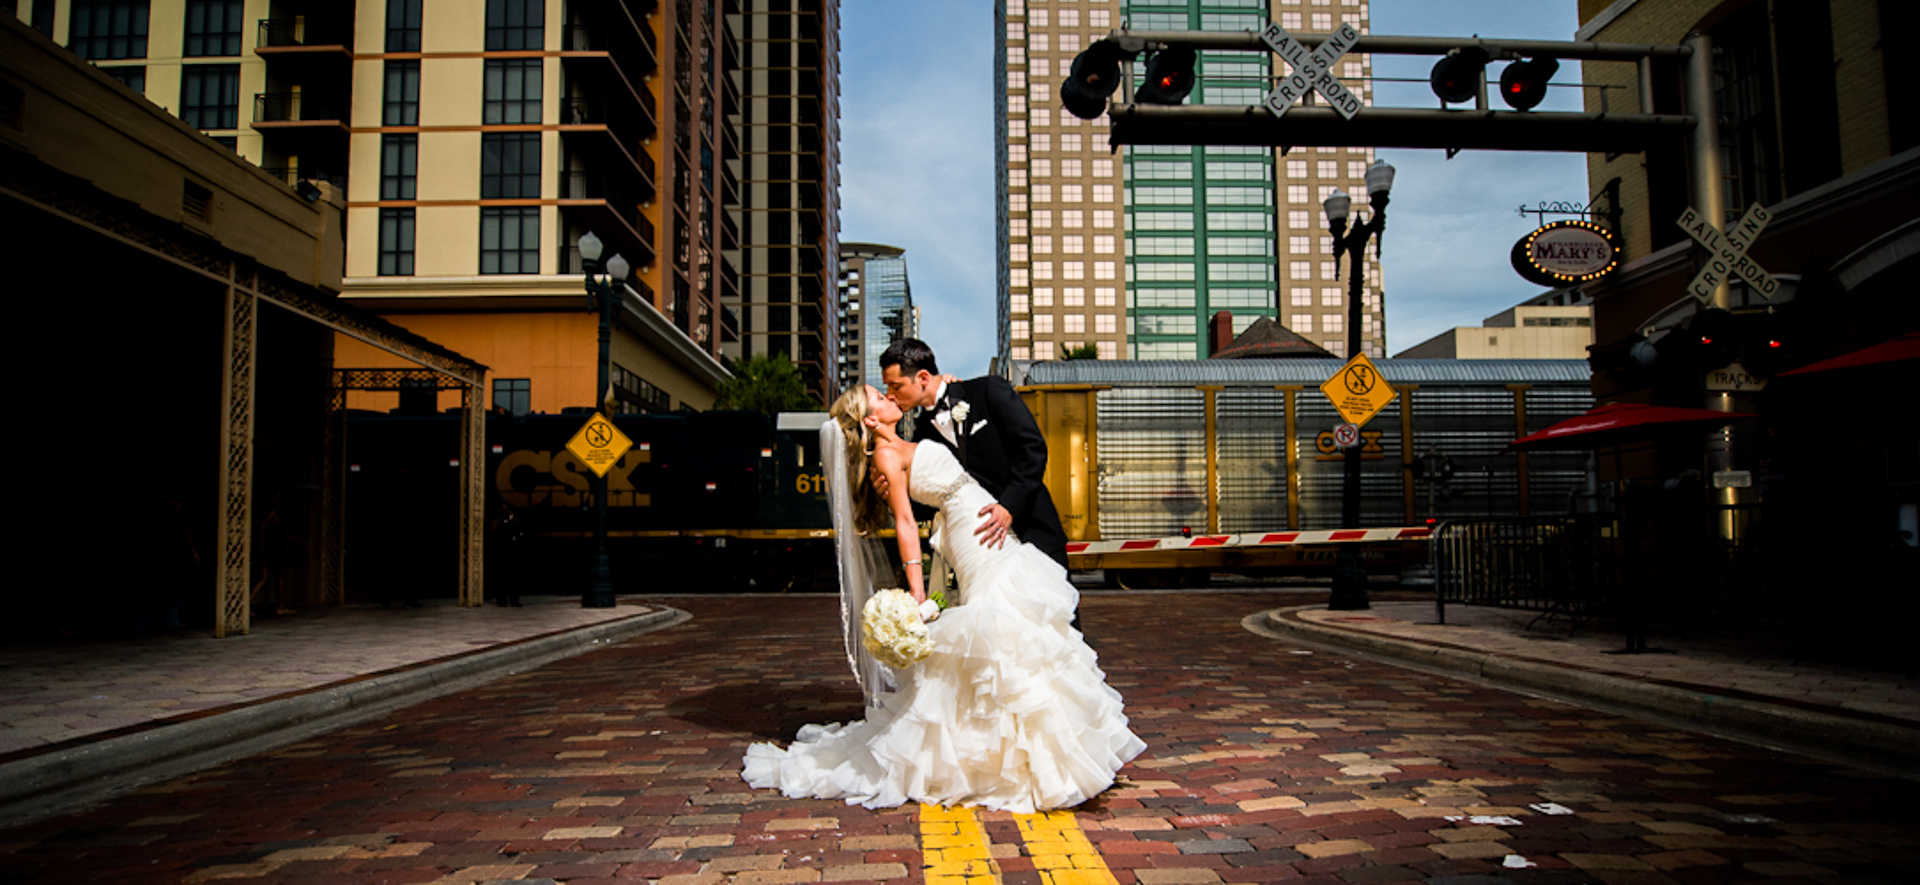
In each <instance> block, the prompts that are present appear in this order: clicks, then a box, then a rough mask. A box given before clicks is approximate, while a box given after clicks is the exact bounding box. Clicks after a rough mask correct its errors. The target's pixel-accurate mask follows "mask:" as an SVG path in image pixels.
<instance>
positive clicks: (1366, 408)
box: [1320, 353, 1398, 426]
mask: <svg viewBox="0 0 1920 885" xmlns="http://www.w3.org/2000/svg"><path fill="white" fill-rule="evenodd" d="M1320 392H1321V393H1324V394H1326V395H1327V399H1329V400H1332V401H1333V407H1334V408H1335V409H1338V410H1339V411H1340V417H1341V418H1344V419H1346V421H1347V423H1348V424H1353V425H1356V426H1358V425H1361V424H1365V423H1367V422H1368V421H1371V420H1373V416H1374V415H1376V414H1378V413H1379V412H1380V410H1381V409H1384V408H1386V406H1387V403H1390V402H1392V401H1393V397H1394V394H1396V393H1398V391H1396V390H1394V389H1393V388H1392V387H1389V386H1387V382H1386V379H1384V378H1381V377H1380V370H1379V369H1376V368H1374V365H1373V360H1370V359H1367V355H1366V354H1364V353H1356V354H1354V355H1353V359H1350V360H1347V364H1346V365H1344V366H1341V367H1340V371H1338V372H1335V373H1333V377H1332V378H1328V379H1327V381H1326V383H1325V384H1322V385H1320Z"/></svg>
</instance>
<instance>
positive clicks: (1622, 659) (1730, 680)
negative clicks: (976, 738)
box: [1247, 600, 1920, 772]
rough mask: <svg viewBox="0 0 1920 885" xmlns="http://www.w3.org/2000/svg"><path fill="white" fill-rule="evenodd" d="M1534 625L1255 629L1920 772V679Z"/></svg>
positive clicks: (1332, 620)
mask: <svg viewBox="0 0 1920 885" xmlns="http://www.w3.org/2000/svg"><path fill="white" fill-rule="evenodd" d="M1538 615H1539V613H1538V612H1532V611H1517V610H1511V609H1498V608H1485V607H1477V606H1448V607H1447V623H1446V624H1438V623H1435V615H1434V607H1433V603H1432V601H1431V600H1421V601H1418V602H1414V601H1394V600H1388V601H1378V600H1376V601H1375V602H1374V603H1373V606H1372V608H1371V609H1368V610H1364V611H1329V610H1327V609H1326V608H1325V607H1324V605H1308V606H1291V607H1286V608H1281V609H1275V610H1272V611H1269V612H1265V613H1263V614H1262V615H1260V616H1256V617H1251V618H1249V619H1248V622H1247V624H1248V627H1249V628H1250V629H1254V630H1255V631H1256V632H1262V633H1266V634H1268V635H1273V636H1276V637H1288V638H1294V639H1301V640H1306V641H1309V642H1315V643H1323V644H1329V645H1335V646H1340V647H1345V648H1352V649H1356V650H1361V651H1365V652H1368V653H1371V654H1375V655H1379V656H1382V657H1387V658H1391V659H1393V660H1396V661H1399V662H1403V663H1408V664H1412V665H1414V666H1418V667H1422V668H1425V669H1430V670H1435V671H1439V672H1443V673H1448V674H1450V675H1461V676H1467V677H1471V678H1478V679H1482V680H1485V681H1487V682H1489V683H1492V684H1495V685H1500V686H1503V687H1507V688H1513V689H1518V690H1522V691H1533V692H1540V693H1545V694H1552V695H1559V696H1562V697H1566V698H1569V699H1572V700H1575V701H1579V702H1583V703H1588V704H1594V705H1598V706H1602V707H1607V708H1613V709H1617V710H1622V711H1625V712H1629V713H1634V714H1639V715H1646V716H1653V717H1655V718H1662V719H1666V720H1668V721H1673V722H1676V723H1678V724H1682V725H1685V726H1688V727H1692V728H1698V729H1701V730H1705V731H1709V732H1716V733H1724V734H1729V735H1732V736H1735V737H1740V738H1742V739H1746V740H1750V741H1755V742H1759V743H1764V744H1769V745H1774V746H1783V747H1787V748H1791V749H1794V750H1797V751H1801V752H1806V753H1811V754H1814V755H1824V756H1828V757H1840V758H1844V759H1847V760H1849V761H1856V762H1865V763H1869V764H1875V765H1880V766H1885V767H1889V768H1894V769H1897V770H1902V771H1906V772H1913V771H1916V770H1920V676H1916V675H1915V674H1911V673H1909V674H1899V673H1891V672H1886V671H1881V670H1873V669H1867V668H1861V667H1853V666H1847V665H1844V664H1837V663H1828V662H1815V661H1805V660H1795V659H1793V658H1791V657H1789V656H1788V655H1787V654H1786V653H1784V652H1781V651H1778V650H1776V649H1769V648H1765V647H1760V646H1756V645H1754V644H1740V643H1735V642H1729V641H1724V640H1715V639H1712V638H1694V639H1668V640H1665V641H1658V640H1657V641H1655V642H1654V643H1653V644H1654V646H1655V647H1656V648H1662V647H1663V646H1664V649H1663V650H1662V651H1659V652H1657V653H1645V654H1621V653H1619V650H1620V649H1621V648H1622V646H1623V641H1622V639H1621V637H1620V636H1619V634H1618V633H1615V632H1610V631H1608V630H1607V629H1606V628H1605V627H1604V626H1588V627H1587V628H1585V629H1582V630H1579V631H1570V630H1569V628H1568V627H1567V625H1566V624H1565V623H1564V622H1561V623H1547V622H1545V621H1542V622H1540V623H1538V624H1536V623H1535V621H1536V618H1537V617H1538Z"/></svg>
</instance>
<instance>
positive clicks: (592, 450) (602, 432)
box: [567, 412, 633, 476]
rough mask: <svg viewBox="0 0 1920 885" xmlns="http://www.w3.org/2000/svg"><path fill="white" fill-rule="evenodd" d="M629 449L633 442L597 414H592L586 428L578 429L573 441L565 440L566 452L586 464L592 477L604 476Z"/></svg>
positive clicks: (611, 423) (604, 417)
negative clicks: (591, 472)
mask: <svg viewBox="0 0 1920 885" xmlns="http://www.w3.org/2000/svg"><path fill="white" fill-rule="evenodd" d="M630 448H633V440H631V439H628V438H627V435H626V434H624V433H621V432H620V428H618V427H615V426H613V422H612V421H608V420H607V416H605V415H602V414H600V413H599V412H595V413H593V417H592V418H591V419H589V420H588V421H587V423H586V426H584V427H582V428H580V432H579V433H576V434H574V435H573V439H570V440H567V451H569V452H572V453H573V456H574V457H576V458H579V459H580V460H581V461H583V462H586V465H587V469H588V470H591V471H593V475H594V476H606V475H607V471H609V470H612V469H613V465H615V464H618V463H620V456H621V455H624V454H626V453H627V450H628V449H630Z"/></svg>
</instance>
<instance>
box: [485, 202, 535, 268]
mask: <svg viewBox="0 0 1920 885" xmlns="http://www.w3.org/2000/svg"><path fill="white" fill-rule="evenodd" d="M480 272H481V273H483V274H494V273H539V272H540V210H539V208H538V207H534V206H513V207H483V208H482V209H481V210H480Z"/></svg>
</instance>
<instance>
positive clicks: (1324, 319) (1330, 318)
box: [1320, 313, 1346, 335]
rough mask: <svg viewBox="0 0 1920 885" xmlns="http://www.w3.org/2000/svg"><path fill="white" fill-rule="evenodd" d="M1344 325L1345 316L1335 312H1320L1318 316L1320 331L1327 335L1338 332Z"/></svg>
mask: <svg viewBox="0 0 1920 885" xmlns="http://www.w3.org/2000/svg"><path fill="white" fill-rule="evenodd" d="M1344 326H1346V318H1345V317H1342V316H1341V315H1339V314H1337V313H1329V314H1322V315H1321V316H1320V331H1322V332H1325V333H1327V334H1329V335H1337V334H1339V333H1340V332H1341V331H1342V329H1343V327H1344Z"/></svg>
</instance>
